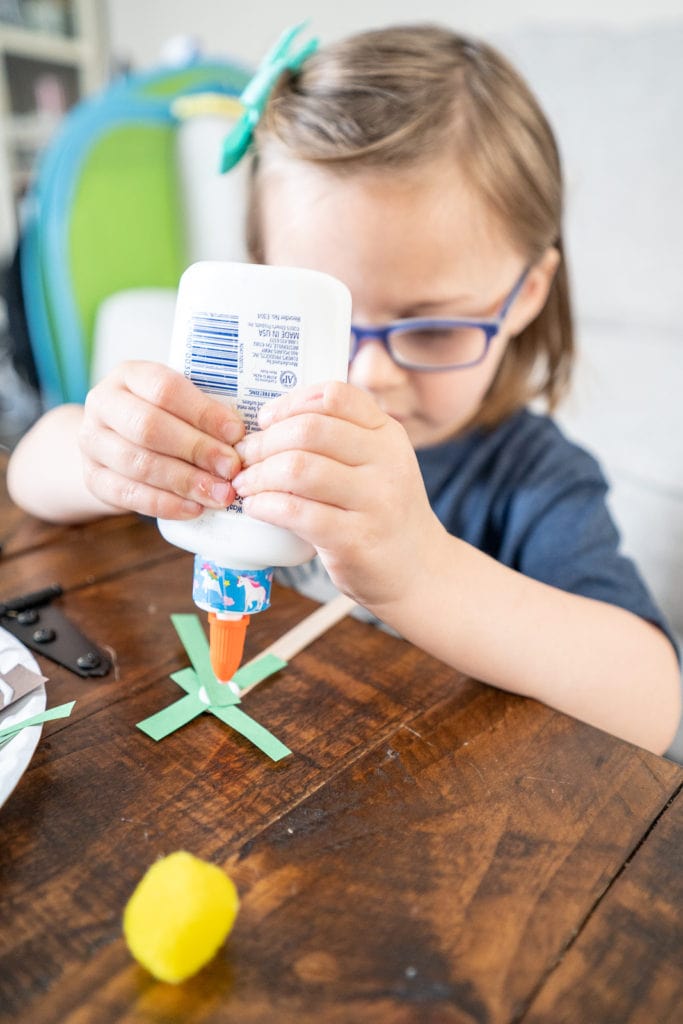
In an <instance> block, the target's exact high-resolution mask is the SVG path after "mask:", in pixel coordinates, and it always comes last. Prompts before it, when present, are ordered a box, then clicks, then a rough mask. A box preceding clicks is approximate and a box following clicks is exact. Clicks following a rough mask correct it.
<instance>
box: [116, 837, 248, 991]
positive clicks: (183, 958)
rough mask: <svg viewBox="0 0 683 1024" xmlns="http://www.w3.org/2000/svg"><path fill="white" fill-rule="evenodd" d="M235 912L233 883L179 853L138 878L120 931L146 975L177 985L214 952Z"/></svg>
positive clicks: (212, 868) (221, 873)
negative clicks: (144, 968)
mask: <svg viewBox="0 0 683 1024" xmlns="http://www.w3.org/2000/svg"><path fill="white" fill-rule="evenodd" d="M238 909H239V896H238V895H237V889H236V888H235V884H234V882H233V881H232V879H231V878H229V877H228V875H226V873H225V872H224V871H222V870H221V868H219V867H217V866H216V865H215V864H209V863H207V861H204V860H200V859H199V858H198V857H194V856H193V855H192V854H191V853H186V852H185V851H183V850H178V851H177V852H176V853H171V854H169V856H168V857H164V858H163V859H162V860H158V861H157V862H156V863H155V864H152V866H151V868H149V870H148V871H147V872H146V874H145V875H143V877H142V879H141V880H140V882H139V883H138V885H137V887H136V889H135V891H134V892H133V895H132V896H131V898H130V899H129V900H128V903H127V904H126V908H125V910H124V912H123V933H124V935H125V937H126V942H127V943H128V948H129V949H130V951H131V953H132V954H133V956H134V957H135V959H136V960H138V961H139V963H141V964H142V966H143V967H146V968H147V970H148V971H149V972H150V974H153V975H154V977H155V978H158V979H159V981H170V982H173V983H174V984H177V983H178V982H180V981H184V980H185V979H186V978H189V977H191V975H193V974H196V972H197V971H198V970H199V969H200V968H202V967H203V966H204V965H205V964H207V963H208V962H209V960H210V959H211V958H212V957H213V956H214V955H215V954H216V953H217V952H218V949H219V947H220V946H221V945H222V944H223V942H225V939H226V938H227V936H228V934H229V932H230V929H231V928H232V926H233V923H234V921H235V917H236V916H237V911H238Z"/></svg>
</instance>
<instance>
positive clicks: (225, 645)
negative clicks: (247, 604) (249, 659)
mask: <svg viewBox="0 0 683 1024" xmlns="http://www.w3.org/2000/svg"><path fill="white" fill-rule="evenodd" d="M248 625H249V616H248V615H242V617H241V618H239V619H238V618H229V619H227V618H226V619H224V618H220V617H219V616H218V615H216V614H215V613H214V612H209V654H210V658H211V667H212V668H213V671H214V675H215V676H216V679H218V680H219V681H220V682H221V683H229V682H230V680H231V679H232V677H233V676H234V674H235V672H236V671H237V669H238V668H239V667H240V662H241V661H242V652H243V650H244V638H245V634H246V632H247V626H248Z"/></svg>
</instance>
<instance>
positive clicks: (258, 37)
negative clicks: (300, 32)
mask: <svg viewBox="0 0 683 1024" xmlns="http://www.w3.org/2000/svg"><path fill="white" fill-rule="evenodd" d="M105 6H106V9H107V14H108V22H109V33H110V43H111V52H112V54H113V55H114V56H115V57H117V58H120V59H124V60H127V61H130V62H131V64H132V65H133V66H134V67H136V68H146V67H150V66H153V65H154V64H156V63H157V61H158V60H159V56H160V53H161V51H162V48H163V46H164V44H165V43H166V42H167V41H168V40H169V39H170V38H172V37H174V36H182V35H193V36H195V37H196V38H197V39H198V41H199V42H200V44H201V47H202V51H203V52H204V53H205V54H206V55H207V56H230V57H237V58H240V59H242V60H244V61H245V62H247V63H248V64H253V63H255V62H256V61H257V60H258V59H259V58H260V57H261V55H262V54H263V53H264V51H265V50H266V49H267V48H268V46H269V45H270V44H271V42H272V41H273V39H274V38H275V37H276V36H277V34H278V33H279V32H280V31H281V30H282V29H283V28H286V27H287V26H289V25H291V24H294V23H296V22H297V21H303V20H305V19H306V18H310V19H311V31H312V32H313V33H315V34H316V35H319V36H320V37H321V40H322V41H323V42H325V41H329V40H331V39H334V38H338V37H340V36H344V35H347V34H349V33H351V32H355V31H358V30H359V29H364V28H370V27H376V26H380V25H387V24H391V23H396V22H414V21H438V22H442V23H443V24H447V25H452V26H453V27H454V28H458V29H461V30H463V31H466V32H472V33H474V34H480V35H487V34H488V33H498V32H504V31H506V30H507V29H510V28H514V27H517V26H519V25H529V24H545V25H548V24H549V23H552V24H555V25H557V24H558V23H567V24H573V25H579V24H588V23H590V24H592V25H604V26H613V27H614V26H624V27H631V26H637V25H641V24H645V23H648V22H653V21H661V20H668V19H673V18H675V17H679V18H680V17H681V16H682V15H683V0H553V2H552V4H549V3H548V0H516V2H515V3H514V4H513V3H511V2H510V0H460V2H458V3H457V4H456V3H454V0H343V2H341V3H336V4H332V3H330V4H322V3H317V4H313V3H311V0H285V2H278V0H248V2H246V3H245V2H244V0H241V2H237V0H191V2H190V3H188V0H105Z"/></svg>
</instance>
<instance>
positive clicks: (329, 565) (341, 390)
mask: <svg viewBox="0 0 683 1024" xmlns="http://www.w3.org/2000/svg"><path fill="white" fill-rule="evenodd" d="M259 421H260V424H261V426H262V428H263V429H262V431H261V432H260V433H254V434H249V435H248V436H247V437H245V439H244V440H243V441H241V442H240V443H239V444H238V445H237V446H236V447H237V451H238V452H239V454H240V456H241V457H242V461H243V464H244V466H245V469H244V470H243V471H242V472H241V473H240V474H239V475H238V476H237V477H235V479H234V480H233V483H234V486H235V490H236V491H237V493H238V494H240V495H242V496H244V497H245V498H246V501H245V511H248V513H249V515H251V516H254V518H257V519H263V520H265V521H267V522H269V523H273V524H275V525H277V526H283V527H286V528H288V529H291V530H293V531H294V532H295V533H297V534H298V535H299V536H300V537H303V538H304V539H305V540H307V541H309V542H310V543H311V544H313V545H314V547H315V548H316V549H317V551H318V553H319V554H320V557H321V559H322V561H323V563H324V565H325V567H326V569H327V571H328V573H329V574H330V576H331V578H332V580H333V582H334V583H335V585H336V586H337V587H338V588H339V589H340V590H342V591H344V592H345V593H347V594H350V595H351V596H352V597H353V598H355V600H357V601H358V602H359V603H361V604H363V605H365V606H366V607H372V608H373V610H376V611H378V610H379V609H382V608H384V607H386V606H387V604H390V603H391V602H392V601H394V600H396V599H397V598H398V599H400V598H402V597H403V598H404V597H405V595H406V592H407V590H408V588H409V587H410V585H411V580H412V579H413V578H414V576H415V573H416V572H419V571H420V565H421V564H425V565H426V564H427V561H430V562H431V560H432V558H431V556H430V559H429V560H428V559H427V553H428V552H433V550H434V541H435V539H436V538H437V537H440V536H441V535H442V534H443V532H444V531H443V527H442V526H441V524H440V523H439V521H438V520H437V519H436V517H435V515H434V513H433V512H432V510H431V508H430V506H429V502H428V499H427V495H426V493H425V489H424V484H423V482H422V477H421V474H420V470H419V467H418V464H417V459H416V457H415V452H414V451H413V448H412V445H411V443H410V440H409V439H408V436H407V434H406V432H405V430H404V429H403V427H402V426H401V425H400V424H399V423H397V422H396V421H395V420H393V419H391V417H389V416H387V415H386V414H385V413H384V412H382V410H381V409H380V408H379V406H378V405H377V403H376V402H375V400H374V399H373V398H372V397H371V396H370V395H369V394H367V393H365V392H363V391H360V390H359V389H358V388H355V387H352V386H351V385H349V384H339V383H334V382H333V383H328V384H324V385H318V386H314V387H310V388H302V389H301V390H300V391H296V392H292V393H291V395H287V396H285V397H282V398H279V399H276V400H275V401H274V402H270V403H268V404H267V405H266V406H264V407H263V409H262V410H261V415H260V417H259ZM247 496H248V497H247Z"/></svg>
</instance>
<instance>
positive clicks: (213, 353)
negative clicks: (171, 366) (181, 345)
mask: <svg viewBox="0 0 683 1024" xmlns="http://www.w3.org/2000/svg"><path fill="white" fill-rule="evenodd" d="M238 340H239V317H237V316H231V315H230V314H222V313H221V314H219V313H196V314H195V315H194V316H193V317H192V319H191V321H190V338H189V353H188V354H189V359H188V361H187V363H186V372H187V375H188V376H189V378H190V380H191V381H192V382H193V383H194V384H196V385H197V387H200V388H201V389H202V391H210V392H213V393H215V394H219V395H236V394H237V369H238Z"/></svg>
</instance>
